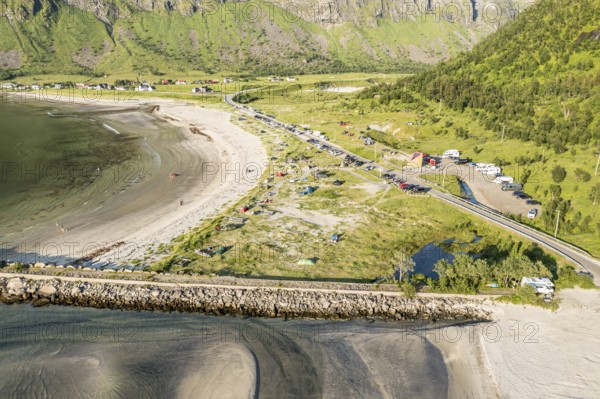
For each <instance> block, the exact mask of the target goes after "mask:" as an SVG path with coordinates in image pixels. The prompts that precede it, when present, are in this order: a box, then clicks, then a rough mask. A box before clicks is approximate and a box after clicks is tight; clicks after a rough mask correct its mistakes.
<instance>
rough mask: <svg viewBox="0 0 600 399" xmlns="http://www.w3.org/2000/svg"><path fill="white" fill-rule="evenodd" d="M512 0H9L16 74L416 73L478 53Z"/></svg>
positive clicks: (7, 53)
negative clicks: (474, 49) (479, 44)
mask: <svg viewBox="0 0 600 399" xmlns="http://www.w3.org/2000/svg"><path fill="white" fill-rule="evenodd" d="M523 4H524V1H523V2H522V3H519V2H514V1H510V0H500V1H494V2H492V1H488V2H481V3H479V2H477V3H468V2H467V3H459V2H455V1H454V2H453V1H450V0H441V1H440V2H433V1H431V0H429V1H422V2H421V1H419V0H410V1H403V2H397V1H393V0H321V1H313V0H302V1H293V0H280V1H279V2H264V1H253V0H251V1H244V2H237V1H233V2H218V1H214V0H210V1H200V0H166V1H165V0H64V1H63V0H33V1H31V0H29V1H25V0H3V2H2V3H0V68H3V69H4V70H12V71H13V73H40V72H69V73H76V72H80V73H81V72H83V73H112V72H117V71H118V72H128V71H136V72H140V73H166V72H170V71H177V70H180V71H183V70H204V71H211V70H212V71H215V70H227V71H232V72H236V71H244V72H252V73H265V74H266V73H285V72H289V73H301V72H324V71H332V70H337V71H342V70H344V71H357V70H414V69H418V68H421V67H422V66H423V65H426V64H431V63H435V62H438V61H440V60H443V59H447V58H449V57H452V56H454V55H456V54H457V53H459V52H461V51H465V50H468V49H470V48H471V47H472V46H474V45H475V44H476V43H477V42H478V41H479V40H480V39H481V38H483V37H484V36H486V35H487V34H489V33H491V32H493V31H495V30H496V29H497V28H498V27H499V26H500V25H501V24H502V23H504V22H506V21H508V20H510V19H512V18H513V17H514V16H515V15H516V14H518V13H519V12H520V11H522V9H523V8H524V5H523Z"/></svg>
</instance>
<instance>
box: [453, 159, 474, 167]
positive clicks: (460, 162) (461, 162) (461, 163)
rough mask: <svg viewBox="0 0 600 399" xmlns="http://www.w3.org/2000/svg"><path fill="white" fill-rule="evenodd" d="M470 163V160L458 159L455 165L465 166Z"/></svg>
mask: <svg viewBox="0 0 600 399" xmlns="http://www.w3.org/2000/svg"><path fill="white" fill-rule="evenodd" d="M469 162H471V160H470V159H469V158H458V159H457V160H456V161H454V163H455V164H456V165H465V164H468V163H469Z"/></svg>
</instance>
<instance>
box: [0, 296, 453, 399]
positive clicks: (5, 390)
mask: <svg viewBox="0 0 600 399" xmlns="http://www.w3.org/2000/svg"><path fill="white" fill-rule="evenodd" d="M0 319H1V320H2V321H3V323H2V325H1V327H0V332H1V334H0V358H1V359H2V361H1V362H0V397H2V398H23V397H39V398H46V397H55V398H58V397H60V398H87V397H93V398H186V397H189V398H209V397H215V398H224V397H231V396H230V395H231V393H232V392H234V390H235V392H236V396H235V397H260V398H340V397H343V398H383V397H388V398H389V397H393V398H399V397H420V398H440V397H446V396H447V389H448V376H447V371H446V367H445V365H444V361H443V358H442V355H441V353H440V352H439V351H438V350H437V349H436V348H435V347H434V346H433V345H432V344H431V343H429V341H427V340H426V339H425V337H426V334H427V333H422V334H419V333H415V331H417V328H425V329H428V328H433V326H432V325H431V324H422V323H420V324H416V323H409V322H406V323H398V322H394V323H391V322H389V323H383V322H375V323H367V322H362V321H353V322H330V321H307V320H292V321H283V320H279V319H275V320H272V319H254V318H245V319H244V318H232V317H214V316H203V315H192V314H168V313H150V312H129V311H112V310H99V309H85V308H71V307H46V308H33V307H31V306H29V305H13V306H6V305H0Z"/></svg>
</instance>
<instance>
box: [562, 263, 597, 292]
mask: <svg viewBox="0 0 600 399" xmlns="http://www.w3.org/2000/svg"><path fill="white" fill-rule="evenodd" d="M575 287H579V288H595V287H596V286H595V285H594V281H593V280H592V278H591V277H589V276H585V275H581V274H577V272H576V271H575V270H574V269H573V268H572V267H571V266H566V267H563V268H561V269H560V270H559V272H558V279H557V280H556V288H557V289H563V288H575Z"/></svg>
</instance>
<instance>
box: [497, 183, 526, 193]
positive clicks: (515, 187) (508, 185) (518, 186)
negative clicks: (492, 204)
mask: <svg viewBox="0 0 600 399" xmlns="http://www.w3.org/2000/svg"><path fill="white" fill-rule="evenodd" d="M522 189H523V185H522V184H519V183H506V184H504V185H503V186H502V191H518V190H522Z"/></svg>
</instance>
